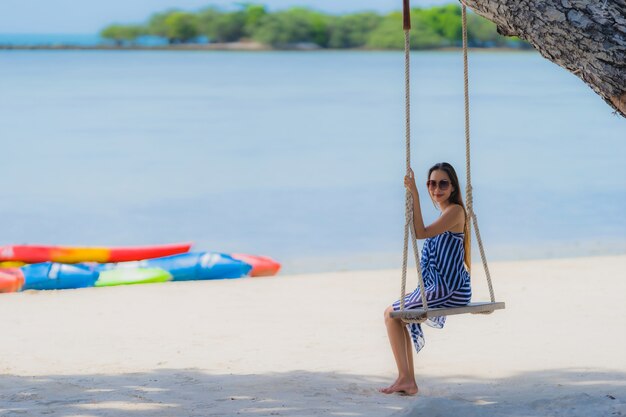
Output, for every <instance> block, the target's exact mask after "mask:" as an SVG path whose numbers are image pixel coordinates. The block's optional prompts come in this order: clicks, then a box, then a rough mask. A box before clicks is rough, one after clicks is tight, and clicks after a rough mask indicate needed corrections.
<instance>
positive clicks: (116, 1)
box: [0, 0, 450, 34]
mask: <svg viewBox="0 0 626 417" xmlns="http://www.w3.org/2000/svg"><path fill="white" fill-rule="evenodd" d="M249 2H250V3H260V4H265V5H266V6H267V7H268V8H269V9H270V10H279V9H284V8H288V7H292V6H307V7H311V8H314V9H317V10H320V11H325V12H330V13H349V12H355V11H362V10H373V11H378V12H388V11H391V10H400V8H401V5H402V1H401V0H393V1H392V0H299V1H298V0H258V1H249ZM449 2H450V0H420V1H419V3H418V2H417V1H415V0H414V2H413V4H412V5H418V4H419V6H421V7H426V6H432V5H440V4H445V3H449ZM237 3H239V2H237V1H227V0H213V1H212V0H0V33H16V34H17V33H66V34H70V33H77V34H78V33H81V34H82V33H84V34H88V33H97V32H99V31H100V29H102V28H103V27H104V26H106V25H108V24H111V23H141V22H144V21H145V20H146V19H147V18H148V16H150V15H151V14H152V13H154V12H158V11H163V10H167V9H170V8H179V9H183V10H197V9H200V8H203V7H205V6H208V5H216V6H220V7H234V5H236V4H237Z"/></svg>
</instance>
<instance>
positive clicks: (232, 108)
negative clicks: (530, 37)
mask: <svg viewBox="0 0 626 417" xmlns="http://www.w3.org/2000/svg"><path fill="white" fill-rule="evenodd" d="M461 65H462V62H461V56H460V53H457V52H432V53H431V52H423V53H415V54H413V72H412V75H413V81H414V83H413V141H414V142H413V144H414V150H413V166H414V169H415V171H416V174H417V178H418V185H420V186H421V187H420V192H421V193H422V206H423V207H424V209H425V217H426V219H427V220H431V221H432V220H433V219H434V218H435V217H436V215H437V213H436V211H435V210H434V209H433V207H432V204H431V203H430V201H428V199H427V197H426V196H427V194H426V190H425V187H423V183H424V181H425V180H426V178H425V171H426V170H427V169H428V167H429V166H430V165H431V164H433V163H435V162H438V161H449V162H451V163H452V164H453V165H455V166H456V167H457V170H458V171H459V175H460V176H461V177H464V171H465V170H464V137H463V101H462V98H463V95H462V93H463V90H462V88H463V83H462V66H461ZM470 67H471V68H470V70H471V94H472V96H471V100H472V140H473V148H472V152H473V154H472V156H473V164H472V168H473V177H472V179H473V182H474V195H475V206H476V213H477V215H478V218H479V221H480V224H481V232H482V235H483V240H484V241H485V244H486V248H487V255H488V257H489V258H490V259H494V260H495V259H527V258H544V257H556V256H580V255H598V254H614V253H624V252H626V215H625V214H624V210H625V209H626V120H624V119H623V118H619V117H617V116H615V115H613V114H612V112H611V109H610V108H609V107H608V106H607V105H606V104H605V103H604V102H603V101H602V100H601V99H600V98H599V97H597V96H596V95H595V94H594V93H593V92H592V91H591V90H590V89H589V88H588V87H586V86H585V85H584V84H583V83H582V82H581V81H580V80H578V79H577V78H576V77H574V76H573V75H571V74H569V73H567V72H566V71H565V70H562V69H560V68H558V67H557V66H555V65H554V64H552V63H550V62H548V61H546V60H544V59H542V58H541V57H540V56H539V55H537V54H535V53H494V52H479V53H474V54H472V55H471V56H470ZM403 70H404V69H403V57H402V54H401V53H399V52H308V53H307V52H258V53H228V52H224V53H222V52H210V53H206V52H204V53H203V52H176V53H172V52H170V53H168V52H102V51H75V52H72V51H65V52H63V51H58V52H47V51H3V52H0V83H1V88H2V90H1V91H2V96H1V97H2V98H1V99H0V137H1V141H2V142H1V143H2V156H3V158H2V164H0V175H1V176H2V199H1V204H0V231H1V232H0V244H10V243H46V244H73V245H135V244H137V245H139V244H150V243H162V242H163V243H164V242H176V241H194V242H196V248H197V249H199V250H216V251H224V252H244V253H245V252H247V253H256V254H266V255H270V256H273V257H275V258H277V259H278V260H281V261H283V262H284V265H285V272H296V273H297V272H306V271H326V270H341V269H350V268H364V269H365V268H388V267H399V266H400V255H401V243H402V234H403V221H404V217H403V216H404V214H403V210H404V190H403V181H402V178H403V175H404V154H403V153H404V119H403V117H404V114H403V109H404V103H403V98H404V92H403ZM474 253H475V254H477V251H475V252H474Z"/></svg>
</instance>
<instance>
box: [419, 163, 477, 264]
mask: <svg viewBox="0 0 626 417" xmlns="http://www.w3.org/2000/svg"><path fill="white" fill-rule="evenodd" d="M433 171H444V172H445V173H446V174H448V177H450V185H451V186H452V187H453V188H454V191H452V194H450V198H449V199H448V201H449V202H450V203H453V204H458V205H459V206H461V207H463V212H465V227H464V230H463V231H464V233H463V248H464V251H465V254H464V257H463V259H464V261H465V267H466V268H467V270H468V271H469V270H470V268H471V266H472V264H471V256H472V253H471V249H472V248H471V243H470V219H468V218H467V210H465V205H464V204H463V197H461V187H460V185H459V177H458V176H457V175H456V171H455V170H454V168H453V167H452V165H450V164H449V163H447V162H439V163H437V164H435V165H433V166H432V167H430V169H429V170H428V179H430V174H432V173H433ZM429 195H430V194H429Z"/></svg>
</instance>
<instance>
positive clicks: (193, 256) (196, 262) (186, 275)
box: [95, 252, 252, 281]
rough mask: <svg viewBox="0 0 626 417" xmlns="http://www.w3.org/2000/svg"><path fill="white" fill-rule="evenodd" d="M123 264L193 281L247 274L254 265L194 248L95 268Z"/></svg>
mask: <svg viewBox="0 0 626 417" xmlns="http://www.w3.org/2000/svg"><path fill="white" fill-rule="evenodd" d="M121 268H161V269H164V270H166V271H167V272H169V273H170V274H172V280H173V281H194V280H209V279H224V278H241V277H245V276H247V275H248V274H249V273H250V271H251V270H252V265H250V264H247V263H245V262H242V261H239V260H237V259H234V258H233V257H231V256H229V255H225V254H222V253H213V252H197V253H193V252H192V253H182V254H180V255H173V256H166V257H164V258H156V259H146V260H144V261H137V262H120V263H116V264H115V263H109V264H101V265H96V266H95V269H96V271H108V270H112V269H121Z"/></svg>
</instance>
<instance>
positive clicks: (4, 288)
mask: <svg viewBox="0 0 626 417" xmlns="http://www.w3.org/2000/svg"><path fill="white" fill-rule="evenodd" d="M23 285H24V274H22V271H21V270H20V269H19V268H11V269H2V270H0V293H2V292H16V291H19V290H20V289H21V288H22V286H23Z"/></svg>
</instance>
